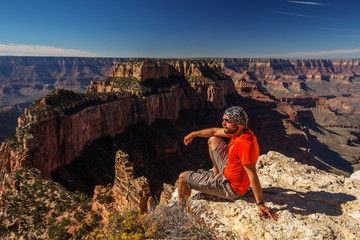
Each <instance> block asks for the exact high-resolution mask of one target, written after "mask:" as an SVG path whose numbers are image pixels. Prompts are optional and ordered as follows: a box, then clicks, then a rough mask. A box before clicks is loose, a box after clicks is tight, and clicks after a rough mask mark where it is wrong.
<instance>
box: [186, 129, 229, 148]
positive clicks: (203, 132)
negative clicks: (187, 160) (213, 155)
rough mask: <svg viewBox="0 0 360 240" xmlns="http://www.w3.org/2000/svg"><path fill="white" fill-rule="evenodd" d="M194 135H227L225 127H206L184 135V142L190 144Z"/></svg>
mask: <svg viewBox="0 0 360 240" xmlns="http://www.w3.org/2000/svg"><path fill="white" fill-rule="evenodd" d="M194 137H207V138H209V137H227V135H226V134H225V132H224V129H223V128H206V129H202V130H199V131H194V132H191V133H189V134H188V135H186V136H185V137H184V144H185V145H188V144H189V143H190V142H191V141H192V140H193V138H194Z"/></svg>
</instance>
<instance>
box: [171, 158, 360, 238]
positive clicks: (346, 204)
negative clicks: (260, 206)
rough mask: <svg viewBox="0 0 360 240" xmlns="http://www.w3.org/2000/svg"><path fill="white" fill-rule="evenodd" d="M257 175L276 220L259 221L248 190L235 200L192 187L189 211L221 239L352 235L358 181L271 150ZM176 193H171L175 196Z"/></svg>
mask: <svg viewBox="0 0 360 240" xmlns="http://www.w3.org/2000/svg"><path fill="white" fill-rule="evenodd" d="M257 169H258V175H259V178H260V182H261V184H262V187H263V197H264V201H265V202H266V205H267V206H268V207H270V208H271V209H273V210H274V211H276V212H277V213H278V215H279V220H278V221H277V222H275V221H274V220H272V219H263V218H261V217H260V214H259V212H258V210H257V207H256V205H255V199H254V196H253V194H252V192H251V191H248V193H247V195H246V196H245V197H244V199H239V200H236V201H235V202H227V201H221V200H217V199H215V200H214V199H208V198H204V197H201V195H199V194H198V192H196V191H194V190H193V191H192V200H190V202H189V205H188V210H189V212H190V213H191V214H193V215H195V216H197V217H198V218H199V219H203V221H204V222H205V223H207V224H209V225H210V226H211V227H212V228H214V229H215V230H216V231H218V237H219V238H224V239H227V237H226V236H227V234H228V233H229V232H233V233H235V234H236V235H237V238H238V239H250V240H252V239H357V238H358V236H359V229H360V212H359V209H360V181H359V180H355V179H354V180H352V179H350V178H345V177H344V176H338V175H335V174H331V173H327V172H324V171H321V170H318V169H316V168H315V167H310V166H307V165H302V164H299V163H297V162H296V161H294V159H292V158H288V157H285V156H284V155H282V154H279V153H277V152H269V153H268V154H266V155H262V156H260V158H259V161H258V164H257ZM176 195H177V193H175V194H174V198H173V199H172V200H171V202H172V201H173V200H176V198H177V197H176Z"/></svg>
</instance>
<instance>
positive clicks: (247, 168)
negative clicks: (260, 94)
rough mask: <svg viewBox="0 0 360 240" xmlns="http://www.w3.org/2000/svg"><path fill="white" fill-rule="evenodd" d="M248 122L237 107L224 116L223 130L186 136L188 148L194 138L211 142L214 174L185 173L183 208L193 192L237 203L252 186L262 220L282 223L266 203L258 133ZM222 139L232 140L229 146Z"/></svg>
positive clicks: (181, 181)
mask: <svg viewBox="0 0 360 240" xmlns="http://www.w3.org/2000/svg"><path fill="white" fill-rule="evenodd" d="M247 122H248V116H247V114H246V112H245V111H244V109H243V108H241V107H239V106H233V107H230V108H228V109H226V110H225V112H224V115H223V121H222V126H223V128H208V129H203V130H200V131H195V132H192V133H190V134H188V135H187V136H185V138H184V144H185V145H188V144H189V143H190V142H191V141H192V140H193V138H194V137H206V138H209V140H208V145H209V153H210V158H211V160H212V162H213V174H201V173H198V172H194V171H186V172H182V173H181V174H180V176H179V187H178V193H179V199H180V203H181V204H185V203H186V201H187V199H188V197H189V196H190V194H191V189H195V190H197V191H200V192H202V193H205V194H209V195H213V196H217V197H220V198H225V199H229V200H231V201H234V200H236V199H238V198H241V197H243V196H244V195H245V193H246V192H247V190H248V188H249V186H250V185H251V188H252V191H253V193H254V195H255V199H256V205H257V206H258V209H259V211H260V214H261V216H263V217H264V216H266V215H268V216H270V217H271V218H272V219H274V220H277V219H278V215H277V214H276V213H273V212H272V211H271V210H270V209H269V208H267V207H266V206H265V204H264V201H263V197H262V188H261V185H260V181H259V178H258V175H257V173H256V162H257V159H258V157H259V145H258V143H257V140H256V137H255V136H254V133H253V132H252V131H251V130H250V129H249V128H247ZM222 137H229V138H231V141H230V143H229V145H227V144H226V143H225V142H224V141H223V140H222V139H221V138H222Z"/></svg>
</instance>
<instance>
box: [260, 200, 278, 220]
mask: <svg viewBox="0 0 360 240" xmlns="http://www.w3.org/2000/svg"><path fill="white" fill-rule="evenodd" d="M259 212H260V214H261V216H262V217H266V216H269V217H271V218H272V219H274V220H275V221H277V220H278V219H279V215H277V214H276V213H273V212H272V211H271V210H270V209H269V208H268V207H266V206H265V205H264V204H261V205H259Z"/></svg>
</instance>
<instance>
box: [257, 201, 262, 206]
mask: <svg viewBox="0 0 360 240" xmlns="http://www.w3.org/2000/svg"><path fill="white" fill-rule="evenodd" d="M256 205H257V206H260V205H264V201H261V202H258V203H256Z"/></svg>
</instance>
